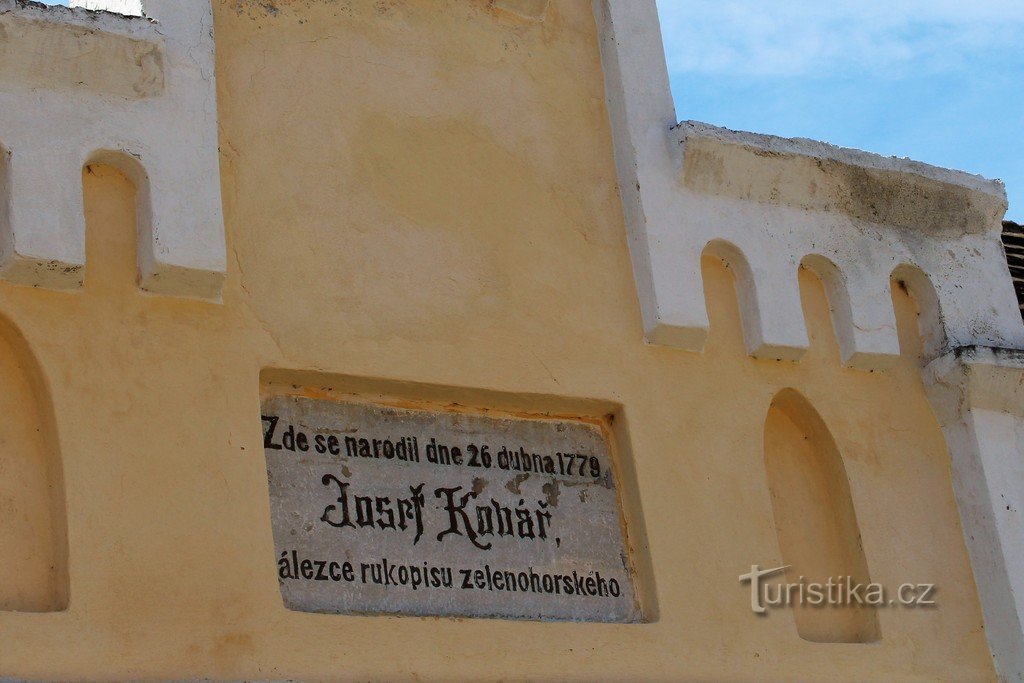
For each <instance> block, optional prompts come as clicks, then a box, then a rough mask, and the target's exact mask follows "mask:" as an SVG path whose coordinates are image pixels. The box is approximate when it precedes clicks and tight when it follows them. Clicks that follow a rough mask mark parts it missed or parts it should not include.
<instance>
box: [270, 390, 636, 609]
mask: <svg viewBox="0 0 1024 683" xmlns="http://www.w3.org/2000/svg"><path fill="white" fill-rule="evenodd" d="M263 436H264V449H265V453H266V461H267V477H268V479H269V483H270V509H271V517H272V520H271V521H272V525H273V532H274V544H275V547H276V553H277V554H276V558H275V559H276V562H277V575H278V579H279V582H280V585H281V595H282V597H283V598H284V603H285V605H286V606H287V607H288V608H289V609H293V610H300V611H305V612H328V613H384V614H410V615H452V616H478V617H505V618H518V619H566V620H578V621H618V622H635V621H640V619H641V615H640V610H639V608H638V605H637V599H636V593H635V590H634V580H633V573H632V569H631V563H630V559H629V556H628V554H627V550H626V544H625V538H624V530H623V529H624V527H623V519H622V512H621V509H620V504H619V495H618V490H617V488H616V481H615V472H614V470H613V467H612V462H611V457H610V456H609V449H608V443H607V441H606V439H605V435H604V433H603V431H602V429H601V428H600V427H599V426H598V425H595V424H590V423H588V422H584V421H579V420H553V419H534V418H520V417H494V416H490V415H485V414H479V413H466V412H456V411H449V410H425V409H410V408H404V407H402V408H399V407H392V406H387V405H378V404H373V403H364V402H359V401H338V400H331V399H320V398H307V397H303V396H291V395H278V396H272V397H269V398H266V399H265V400H264V402H263Z"/></svg>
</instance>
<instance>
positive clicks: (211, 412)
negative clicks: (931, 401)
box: [0, 0, 994, 680]
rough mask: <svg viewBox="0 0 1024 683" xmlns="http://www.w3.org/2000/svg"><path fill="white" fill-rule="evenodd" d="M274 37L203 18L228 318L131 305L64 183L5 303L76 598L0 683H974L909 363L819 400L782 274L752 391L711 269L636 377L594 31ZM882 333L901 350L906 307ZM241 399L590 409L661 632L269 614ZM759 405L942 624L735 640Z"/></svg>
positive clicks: (462, 3) (125, 186)
mask: <svg viewBox="0 0 1024 683" xmlns="http://www.w3.org/2000/svg"><path fill="white" fill-rule="evenodd" d="M275 4H276V7H273V5H272V4H271V3H266V2H255V1H252V2H248V1H246V0H231V1H230V2H229V1H228V0H219V1H218V2H216V3H215V15H216V31H217V41H218V42H217V51H218V72H217V77H218V81H219V82H218V89H219V98H220V118H221V139H220V145H221V152H222V154H221V164H222V178H221V182H222V184H223V192H224V203H225V206H224V209H225V218H226V225H227V231H228V244H229V252H230V268H229V271H230V272H229V275H228V280H227V283H226V285H225V288H224V303H223V305H217V304H212V303H202V302H195V301H187V300H182V299H173V298H166V297H156V296H150V295H144V294H142V293H140V292H139V291H138V289H137V288H136V285H135V279H136V275H135V265H134V264H135V255H134V248H135V246H134V245H135V237H134V205H133V199H132V188H131V186H130V185H129V183H128V182H127V181H126V180H125V179H124V178H123V177H121V176H119V175H117V174H116V173H115V172H114V171H112V170H111V169H108V168H104V167H92V168H89V169H86V170H85V172H84V173H83V182H84V184H85V211H86V220H87V231H88V236H87V271H86V284H85V289H84V291H82V292H77V293H76V292H53V291H44V290H42V289H31V288H25V287H18V286H14V285H11V284H8V283H5V282H0V313H2V314H3V315H5V316H7V317H8V318H9V319H10V320H11V321H13V322H14V324H16V325H17V326H18V328H20V330H21V331H22V332H23V333H24V335H25V337H26V339H27V341H28V343H29V345H30V347H31V348H32V350H33V352H34V353H35V355H36V356H37V358H38V361H39V363H40V365H41V368H42V372H43V375H44V377H45V381H46V383H47V384H48V385H49V389H50V391H51V393H52V398H53V404H54V405H53V409H54V414H55V416H56V424H57V433H58V437H59V446H60V454H61V458H62V460H63V466H64V480H65V485H66V496H67V512H68V548H69V555H68V557H69V576H70V603H69V606H68V609H67V610H66V611H64V612H57V613H48V614H28V613H14V612H0V643H2V644H0V675H4V676H14V677H38V678H46V679H76V680H78V679H83V678H91V679H97V680H111V679H118V678H124V679H129V678H130V679H139V678H171V677H173V678H179V679H181V678H194V677H204V678H222V679H237V678H246V679H278V678H289V679H301V680H333V679H358V680H394V679H411V678H419V679H435V680H442V679H443V680H465V679H479V678H482V677H502V678H511V679H522V678H529V679H557V680H564V679H607V680H640V679H650V680H655V679H660V680H679V679H687V678H689V679H694V680H707V679H731V680H750V679H753V678H758V677H760V678H767V679H775V680H820V679H822V678H830V679H846V680H864V679H868V678H876V679H887V680H893V679H899V680H929V679H938V678H945V679H955V680H988V679H991V678H993V677H994V673H993V670H992V666H991V663H990V657H989V655H988V650H987V645H986V642H985V636H984V632H983V630H982V625H981V614H980V610H979V607H978V602H977V597H976V591H975V589H974V586H973V579H972V576H971V571H970V566H969V563H968V559H967V555H966V551H965V548H964V542H963V538H962V534H961V531H960V526H959V521H958V516H957V510H956V506H955V502H954V500H953V495H952V490H951V484H950V472H949V462H948V454H947V452H946V449H945V446H944V444H943V441H942V436H941V433H940V431H939V429H938V426H937V424H936V421H935V419H934V417H933V416H932V413H931V411H930V409H929V407H928V404H927V401H926V400H925V396H924V392H923V389H922V387H921V384H920V380H919V374H918V370H917V363H916V357H915V356H914V355H913V353H912V352H911V351H908V352H907V354H906V356H905V357H904V358H902V359H901V360H900V362H899V363H898V364H897V366H896V367H895V368H894V369H892V370H891V371H889V372H885V373H865V372H860V371H854V370H847V369H843V368H842V367H841V366H840V363H839V358H838V351H837V349H836V344H835V340H834V336H833V333H832V331H831V326H830V323H829V320H828V306H827V302H826V300H825V297H824V293H823V290H822V288H821V286H820V284H819V283H818V281H817V280H816V279H815V278H814V277H813V276H812V275H810V274H809V273H807V272H801V273H800V274H799V277H800V282H801V287H802V292H803V297H804V308H805V313H806V315H807V318H808V326H809V331H810V335H811V344H812V345H811V349H810V351H809V352H808V354H807V355H806V357H805V358H804V359H803V360H802V361H801V362H799V363H795V364H794V363H785V362H768V361H757V360H753V359H751V358H749V357H748V356H747V355H746V354H745V352H744V350H743V342H742V336H741V331H740V327H739V320H738V313H737V307H736V302H735V296H734V293H733V289H732V281H731V277H730V274H729V271H728V270H727V269H725V268H724V267H723V266H722V265H720V264H719V263H717V262H715V261H713V260H706V262H705V280H706V284H707V291H706V297H707V300H708V306H709V312H710V317H711V333H710V338H709V341H708V345H707V349H706V351H705V352H704V353H703V354H693V353H688V352H683V351H677V350H673V349H668V348H658V347H651V346H647V345H645V344H644V343H643V340H642V334H641V323H640V319H639V309H638V305H637V300H636V294H635V291H634V286H633V277H632V273H631V269H630V262H629V255H628V251H627V245H626V237H625V231H624V227H623V222H622V217H621V209H620V206H619V200H618V197H617V194H616V189H615V172H614V167H613V161H612V153H611V141H610V134H609V130H608V123H607V118H606V114H605V110H604V104H603V97H604V96H603V81H602V75H601V70H600V61H599V55H598V48H597V41H596V38H595V34H594V30H595V29H594V22H593V18H592V15H591V9H590V3H589V2H587V1H585V0H580V1H575V0H574V1H569V0H555V1H554V2H553V3H552V5H551V7H550V8H549V10H548V13H547V16H546V19H545V21H544V22H543V23H532V22H528V21H525V20H521V19H519V18H517V17H515V16H514V15H511V14H509V13H496V12H493V11H492V10H490V9H489V8H488V7H487V4H486V2H485V1H484V0H450V1H442V0H438V1H436V2H429V3H427V2H415V1H413V0H409V1H402V0H390V1H389V0H378V1H376V2H370V1H369V0H367V1H366V2H358V1H355V0H353V1H352V2H318V1H314V0H307V1H295V2H290V3H285V2H277V3H275ZM272 7H273V9H270V8H272ZM211 182H216V180H215V179H211ZM796 276H797V274H796V273H794V277H796ZM695 295H699V294H696V293H695ZM901 297H903V298H901ZM896 299H897V302H898V303H899V307H898V308H899V311H900V313H901V328H902V329H901V333H902V336H903V341H904V342H905V343H906V345H907V348H908V349H909V348H912V347H913V345H914V334H913V332H912V328H913V324H914V321H913V319H912V315H913V309H912V305H911V304H910V303H909V302H908V301H907V300H906V299H905V297H904V295H903V294H902V293H900V292H897V297H896ZM265 368H283V369H285V371H295V372H298V371H311V372H322V373H327V374H329V375H347V376H357V377H367V378H377V379H379V380H395V381H407V382H414V383H424V384H430V385H445V386H451V387H462V388H464V389H461V390H452V394H453V395H458V396H460V397H464V398H465V400H467V401H469V402H472V401H474V400H478V401H480V400H485V399H486V396H487V395H488V394H487V393H486V392H487V391H499V392H505V393H506V394H508V395H512V396H520V397H522V400H523V401H524V402H526V403H528V402H529V401H530V400H531V399H530V397H529V395H533V394H536V395H543V396H548V397H555V398H552V399H551V400H552V401H555V402H557V400H558V397H563V398H565V399H566V400H569V399H593V400H594V401H596V402H598V403H600V404H608V405H612V406H616V411H617V413H616V416H617V420H616V422H617V424H619V425H628V428H627V427H624V426H623V427H620V428H619V429H620V432H619V434H620V436H621V437H622V438H625V439H627V440H628V441H627V443H626V444H625V446H626V449H625V450H626V451H628V454H629V457H631V459H632V474H633V476H634V477H635V480H636V484H637V494H636V495H634V496H633V500H632V501H631V502H630V504H629V507H630V511H631V515H632V520H631V521H632V522H633V523H634V525H635V526H636V528H637V533H638V534H639V535H638V536H634V539H633V540H634V541H637V540H638V539H639V542H638V545H640V546H641V547H639V548H638V552H640V553H641V554H643V553H647V554H648V555H649V561H650V564H649V566H650V572H649V575H647V573H645V575H644V576H642V577H641V578H642V579H643V582H642V583H643V585H642V586H641V589H642V590H643V591H644V592H645V594H646V595H647V597H648V599H649V600H650V601H652V602H653V603H654V604H655V605H656V610H655V611H654V616H655V620H654V621H653V623H649V624H642V625H607V624H572V623H526V622H514V621H498V620H479V619H476V620H471V619H463V620H460V619H447V618H444V619H435V618H396V617H347V616H329V615H314V614H303V613H297V612H289V611H287V610H285V609H284V608H283V606H282V604H281V599H280V596H279V593H278V589H277V578H276V568H275V564H274V549H273V542H272V538H271V532H270V524H269V506H268V498H267V482H266V474H265V469H264V462H263V454H262V448H261V431H260V421H259V391H260V373H261V370H263V369H265ZM786 387H793V388H796V389H797V390H799V391H800V392H801V393H802V394H803V395H804V396H806V397H807V399H808V400H809V401H810V402H811V404H812V405H813V406H814V408H815V409H816V410H817V411H818V413H820V415H821V417H822V419H823V420H824V422H825V424H826V425H827V427H828V429H829V430H830V431H831V433H832V435H833V437H834V439H835V441H836V445H837V447H838V448H839V450H840V452H841V453H842V455H843V456H844V460H845V467H846V472H847V475H848V478H849V487H850V494H851V497H852V500H853V503H854V506H855V507H856V515H857V520H858V523H859V526H860V531H861V534H862V537H863V548H864V553H865V556H866V559H867V564H868V567H869V570H870V575H871V578H872V580H874V581H878V582H881V583H883V584H885V585H887V586H890V587H895V586H896V585H898V584H899V583H902V582H904V581H914V582H934V583H936V584H937V585H938V586H939V589H938V592H937V595H936V600H937V602H938V605H939V606H938V608H936V609H928V610H908V609H895V608H894V609H885V610H881V612H880V614H879V623H880V629H881V640H880V641H879V642H876V643H871V644H828V643H812V642H807V641H804V640H802V639H801V638H800V637H799V636H798V635H797V632H796V628H795V625H794V622H793V619H792V615H791V614H789V613H788V612H786V611H777V612H774V613H772V614H770V615H769V616H768V617H767V618H759V617H756V616H755V615H753V614H752V613H751V612H750V609H749V591H748V588H747V586H745V585H741V584H740V583H739V582H738V580H737V577H738V575H739V574H741V573H744V572H746V571H748V570H749V567H750V565H751V564H754V563H757V564H760V565H762V566H777V565H779V564H781V563H782V561H781V560H782V558H781V554H780V551H779V547H778V541H777V537H776V533H775V529H774V526H773V520H772V508H771V501H770V498H769V493H768V485H767V481H766V473H765V466H764V453H763V448H762V442H763V434H764V421H765V416H766V413H767V410H768V406H769V404H770V402H771V400H772V397H773V396H774V395H775V394H776V393H777V392H778V391H779V390H781V389H783V388H786ZM407 389H408V393H409V394H410V395H409V396H408V397H409V398H418V396H416V395H415V394H417V393H418V392H421V393H422V392H425V391H426V390H424V389H423V388H422V387H420V388H418V387H417V385H415V384H410V385H408V386H407ZM543 404H544V400H541V399H538V405H539V406H540V407H543ZM628 495H629V494H628V493H627V496H628ZM638 508H642V515H643V520H642V521H643V524H642V525H641V524H640V523H639V522H640V520H639V519H638V514H637V513H638ZM640 527H645V528H646V539H647V541H649V547H648V548H645V547H643V545H644V544H643V543H642V541H643V534H642V533H640V531H642V529H641V528H640Z"/></svg>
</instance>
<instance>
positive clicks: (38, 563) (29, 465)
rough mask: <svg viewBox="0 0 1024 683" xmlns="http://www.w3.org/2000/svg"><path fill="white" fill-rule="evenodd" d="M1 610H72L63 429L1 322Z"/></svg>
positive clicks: (34, 369)
mask: <svg viewBox="0 0 1024 683" xmlns="http://www.w3.org/2000/svg"><path fill="white" fill-rule="evenodd" d="M0 377H3V378H4V388H3V391H0V549H2V552H0V610H7V611H19V612H57V611H61V610H64V609H66V608H67V605H68V571H67V564H68V563H67V537H66V523H65V510H64V480H63V475H62V469H61V462H60V454H59V452H58V441H57V434H56V421H55V420H54V416H53V408H52V404H51V402H50V396H49V391H48V389H47V386H46V382H45V380H44V378H43V375H42V371H41V369H40V368H39V366H38V364H37V363H36V360H35V357H34V356H33V355H32V352H31V350H30V349H29V347H28V344H27V343H26V341H25V339H24V337H22V335H21V333H20V332H19V331H18V330H17V329H16V328H15V327H14V325H13V324H11V323H10V322H9V321H8V320H6V319H4V318H2V317H0Z"/></svg>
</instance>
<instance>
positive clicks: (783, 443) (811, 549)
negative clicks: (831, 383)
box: [764, 389, 880, 643]
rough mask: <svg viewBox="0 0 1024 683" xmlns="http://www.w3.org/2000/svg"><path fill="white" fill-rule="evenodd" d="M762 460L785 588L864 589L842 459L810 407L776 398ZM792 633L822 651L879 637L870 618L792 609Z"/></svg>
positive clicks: (864, 613) (794, 397)
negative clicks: (843, 584)
mask: <svg viewBox="0 0 1024 683" xmlns="http://www.w3.org/2000/svg"><path fill="white" fill-rule="evenodd" d="M764 449H765V451H764V459H765V468H766V470H767V474H768V486H769V490H770V492H771V500H772V511H773V513H774V517H775V529H776V532H777V534H778V538H779V547H780V549H781V550H782V558H783V562H784V563H785V564H787V565H789V566H790V568H789V570H787V572H786V580H787V582H790V583H792V582H796V581H797V580H798V577H801V576H802V577H804V578H805V579H806V581H807V582H820V583H825V582H826V581H827V580H828V579H829V578H830V577H846V576H850V577H853V578H854V580H856V581H858V582H860V583H865V584H866V583H868V582H869V581H870V578H869V577H868V567H867V560H866V558H865V556H864V549H863V547H862V546H861V540H860V531H859V528H858V526H857V515H856V513H855V511H854V507H853V499H852V498H851V496H850V485H849V481H848V480H847V477H846V468H845V467H844V465H843V458H842V455H841V454H840V453H839V449H838V448H837V446H836V443H835V440H834V439H833V438H832V435H831V433H830V432H829V430H828V427H827V426H826V425H825V423H824V421H823V420H822V419H821V417H820V416H819V415H818V413H817V411H815V410H814V408H813V407H812V406H811V404H810V403H808V401H807V399H805V398H804V397H803V396H801V395H800V394H799V393H797V392H796V391H794V390H792V389H784V390H783V391H781V392H779V393H778V394H777V395H776V396H775V399H774V400H773V401H772V403H771V406H770V407H769V409H768V416H767V418H766V419H765V425H764ZM793 616H794V618H795V620H796V628H797V632H798V633H799V634H800V637H801V638H803V639H805V640H810V641H813V642H820V643H868V642H872V641H875V640H878V639H879V637H880V633H879V628H878V619H877V615H876V614H875V610H874V609H873V608H869V607H845V606H844V607H837V606H829V607H826V608H820V607H817V608H816V607H813V606H800V605H796V606H794V608H793Z"/></svg>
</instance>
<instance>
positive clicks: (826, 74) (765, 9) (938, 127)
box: [658, 0, 1024, 222]
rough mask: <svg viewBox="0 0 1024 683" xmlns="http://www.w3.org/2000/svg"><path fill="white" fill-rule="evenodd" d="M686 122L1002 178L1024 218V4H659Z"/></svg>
mask: <svg viewBox="0 0 1024 683" xmlns="http://www.w3.org/2000/svg"><path fill="white" fill-rule="evenodd" d="M658 10H659V13H660V15H661V30H662V37H663V39H664V41H665V54H666V57H667V60H668V68H669V76H670V79H671V82H672V94H673V97H674V99H675V103H676V113H677V115H678V117H679V119H681V120H682V119H696V120H698V121H705V122H707V123H713V124H716V125H720V126H725V127H728V128H733V129H737V130H748V131H755V132H758V133H771V134H774V135H783V136H786V137H807V138H814V139H817V140H825V141H827V142H831V143H834V144H837V145H842V146H844V147H856V148H859V149H865V150H868V151H871V152H878V153H880V154H885V155H894V156H901V157H902V156H906V157H910V158H912V159H917V160H919V161H924V162H927V163H930V164H935V165H937V166H946V167H950V168H958V169H962V170H965V171H969V172H971V173H979V174H981V175H983V176H986V177H989V178H999V179H1001V180H1002V181H1003V182H1005V183H1006V190H1007V194H1008V196H1009V200H1010V209H1009V211H1008V212H1007V218H1010V219H1014V220H1017V221H1019V222H1024V0H973V2H967V1H965V0H955V1H954V0H888V1H887V2H880V1H879V0H828V1H827V2H824V1H822V0H785V1H784V2H764V1H763V0H658Z"/></svg>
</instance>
